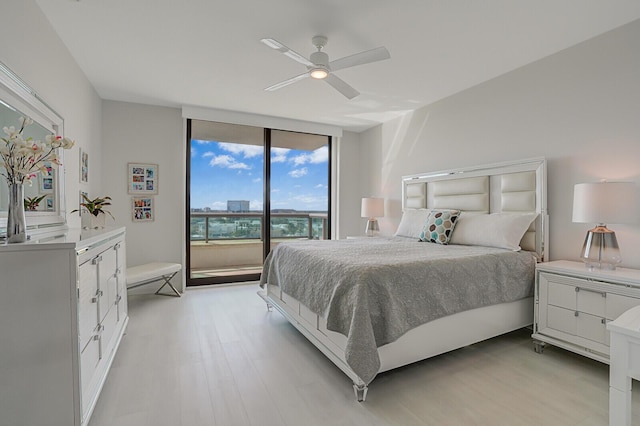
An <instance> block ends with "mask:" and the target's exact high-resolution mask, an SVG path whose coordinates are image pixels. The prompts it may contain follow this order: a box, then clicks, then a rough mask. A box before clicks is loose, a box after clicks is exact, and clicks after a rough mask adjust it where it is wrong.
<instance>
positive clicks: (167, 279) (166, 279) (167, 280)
mask: <svg viewBox="0 0 640 426" xmlns="http://www.w3.org/2000/svg"><path fill="white" fill-rule="evenodd" d="M177 273H178V271H176V272H174V273H173V274H171V276H169V275H163V276H162V279H163V280H164V284H162V285H161V286H160V288H159V289H158V290H157V291H156V292H155V294H157V295H158V296H173V297H181V296H182V294H180V292H179V291H178V290H177V289H176V288H175V287H174V286H173V284H171V278H173V277H175V276H176V274H177ZM166 285H168V286H169V287H171V290H173V292H174V293H175V294H166V293H160V290H162V289H163V288H164V286H166Z"/></svg>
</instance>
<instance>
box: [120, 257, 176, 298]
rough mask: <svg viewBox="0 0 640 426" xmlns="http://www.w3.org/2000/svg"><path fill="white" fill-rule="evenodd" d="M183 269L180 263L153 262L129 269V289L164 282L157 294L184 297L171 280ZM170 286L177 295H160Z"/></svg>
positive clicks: (164, 294)
mask: <svg viewBox="0 0 640 426" xmlns="http://www.w3.org/2000/svg"><path fill="white" fill-rule="evenodd" d="M181 269H182V265H180V264H179V263H165V262H152V263H145V264H144V265H138V266H132V267H130V268H127V289H131V288H136V287H140V286H141V285H147V284H152V283H155V282H158V281H164V284H162V286H160V288H159V289H158V290H157V291H156V293H155V294H158V295H160V296H177V297H180V296H182V295H181V294H180V292H179V291H178V290H177V289H176V288H175V287H174V286H173V284H171V279H172V278H173V277H174V276H175V275H176V274H177V273H178V272H180V270H181ZM166 285H168V286H169V287H171V290H173V292H174V293H175V294H166V293H160V290H162V289H163V288H164V286H166Z"/></svg>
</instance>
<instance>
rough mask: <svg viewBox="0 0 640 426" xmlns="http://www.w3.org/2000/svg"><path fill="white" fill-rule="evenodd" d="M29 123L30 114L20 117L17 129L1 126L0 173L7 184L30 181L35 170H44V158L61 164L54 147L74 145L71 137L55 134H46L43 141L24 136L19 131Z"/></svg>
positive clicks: (65, 147)
mask: <svg viewBox="0 0 640 426" xmlns="http://www.w3.org/2000/svg"><path fill="white" fill-rule="evenodd" d="M32 123H33V120H31V119H30V118H28V117H27V118H25V117H20V130H16V128H15V127H14V126H10V127H6V126H5V127H3V128H2V130H3V131H4V133H5V134H6V135H7V137H3V138H2V143H0V158H2V163H0V164H2V165H3V166H4V170H2V169H0V175H2V176H4V177H5V179H7V182H8V183H10V184H11V183H25V182H26V183H28V184H29V185H31V183H32V182H31V179H32V178H34V177H35V176H36V174H37V173H38V172H44V173H46V172H47V168H46V166H45V162H51V163H53V164H56V165H60V164H61V163H60V160H59V159H58V155H57V153H56V149H58V148H62V149H70V148H72V147H73V145H74V142H73V141H72V140H71V139H69V138H63V137H60V136H55V135H47V136H46V139H45V141H44V142H42V141H36V140H33V139H32V138H27V139H24V138H23V137H22V133H23V132H24V129H25V127H27V126H28V125H30V124H32Z"/></svg>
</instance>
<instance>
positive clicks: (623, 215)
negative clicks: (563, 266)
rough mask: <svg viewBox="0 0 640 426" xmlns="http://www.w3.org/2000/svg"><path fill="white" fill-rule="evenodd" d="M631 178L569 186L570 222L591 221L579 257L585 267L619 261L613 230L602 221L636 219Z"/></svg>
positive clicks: (611, 265) (612, 266) (611, 266)
mask: <svg viewBox="0 0 640 426" xmlns="http://www.w3.org/2000/svg"><path fill="white" fill-rule="evenodd" d="M636 195H637V191H636V187H635V184H634V183H633V182H598V183H579V184H576V185H575V187H574V189H573V222H578V223H595V224H596V226H595V227H594V228H593V229H590V230H589V231H588V232H587V236H586V238H585V240H584V245H583V246H582V251H581V252H580V258H581V259H582V261H583V262H585V264H586V266H587V267H588V268H598V269H616V265H617V264H618V263H620V262H621V261H622V258H621V257H620V248H619V247H618V240H617V239H616V233H615V232H613V231H612V230H610V229H609V228H607V225H605V223H634V222H635V221H636V204H637V199H636Z"/></svg>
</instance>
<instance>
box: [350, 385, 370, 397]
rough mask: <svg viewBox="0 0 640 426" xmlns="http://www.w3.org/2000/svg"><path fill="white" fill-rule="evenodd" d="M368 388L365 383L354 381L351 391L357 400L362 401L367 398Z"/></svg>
mask: <svg viewBox="0 0 640 426" xmlns="http://www.w3.org/2000/svg"><path fill="white" fill-rule="evenodd" d="M368 390H369V387H368V386H367V385H359V384H356V383H354V384H353V391H354V392H355V394H356V399H357V400H358V402H364V400H365V399H367V391H368Z"/></svg>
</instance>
